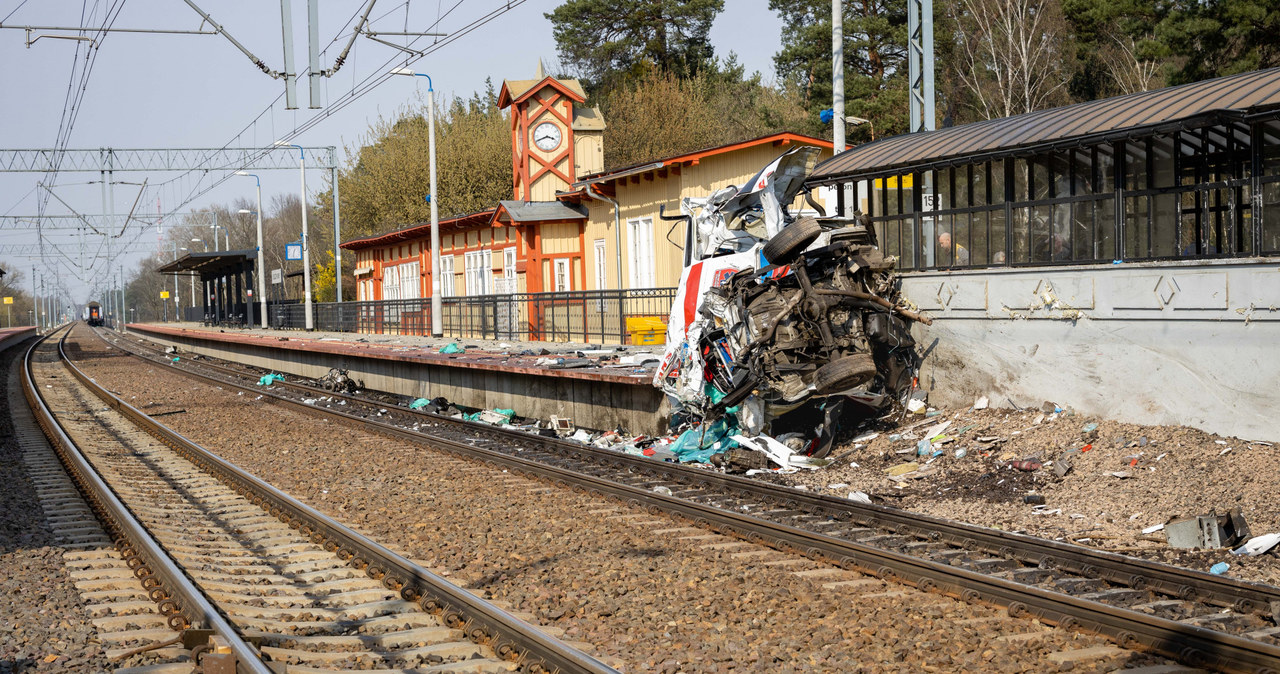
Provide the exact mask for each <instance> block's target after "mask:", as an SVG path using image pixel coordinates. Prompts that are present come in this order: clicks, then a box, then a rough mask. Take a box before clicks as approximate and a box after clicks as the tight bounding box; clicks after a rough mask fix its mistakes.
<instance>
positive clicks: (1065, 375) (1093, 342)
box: [903, 258, 1280, 440]
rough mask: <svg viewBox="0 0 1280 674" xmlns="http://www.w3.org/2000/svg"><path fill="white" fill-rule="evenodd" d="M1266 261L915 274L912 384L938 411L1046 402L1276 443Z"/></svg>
mask: <svg viewBox="0 0 1280 674" xmlns="http://www.w3.org/2000/svg"><path fill="white" fill-rule="evenodd" d="M1277 262H1278V261H1277V260H1276V259H1275V258H1271V259H1261V260H1247V261H1223V262H1211V263H1206V262H1173V263H1168V262H1165V263H1146V264H1143V263H1138V264H1131V263H1126V264H1121V265H1098V266H1088V267H1038V268H1033V269H1016V270H1008V269H1002V270H974V271H957V272H914V273H908V274H904V275H903V291H904V294H905V295H906V296H907V297H908V298H910V299H911V300H912V301H914V302H916V303H917V304H918V305H919V306H920V308H921V309H924V310H925V311H926V312H927V313H929V314H930V315H931V316H932V317H933V318H934V324H933V325H932V326H923V325H917V326H916V327H915V334H916V338H917V339H918V340H919V341H920V345H921V348H922V349H925V350H927V356H926V359H925V362H924V366H923V368H922V371H921V386H922V387H924V388H926V389H927V390H929V392H930V396H931V398H932V399H933V400H934V401H936V402H940V403H942V404H944V405H948V406H960V405H969V404H971V403H972V402H973V400H974V398H975V397H977V396H979V395H988V396H990V397H991V402H992V404H993V405H1007V404H1008V402H1007V401H1009V400H1012V401H1013V402H1015V403H1017V404H1018V405H1020V406H1028V405H1039V404H1040V403H1041V402H1043V401H1045V400H1052V401H1054V402H1056V403H1059V404H1065V405H1070V406H1072V407H1074V408H1075V409H1077V410H1080V411H1082V412H1085V413H1087V414H1092V415H1097V416H1101V417H1104V418H1109V419H1115V420H1118V421H1125V422H1133V423H1144V424H1184V425H1187V426H1192V427H1195V428H1200V429H1203V430H1206V431H1209V432H1213V433H1220V434H1224V435H1233V436H1240V437H1245V438H1250V439H1263V440H1275V439H1278V438H1280V415H1278V414H1277V413H1276V412H1277V410H1280V385H1277V383H1278V382H1280V264H1278V263H1277Z"/></svg>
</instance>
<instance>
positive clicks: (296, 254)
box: [284, 241, 302, 260]
mask: <svg viewBox="0 0 1280 674" xmlns="http://www.w3.org/2000/svg"><path fill="white" fill-rule="evenodd" d="M284 259H286V260H301V259H302V242H301V241H297V242H294V243H286V244H285V245H284Z"/></svg>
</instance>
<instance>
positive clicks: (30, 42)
mask: <svg viewBox="0 0 1280 674" xmlns="http://www.w3.org/2000/svg"><path fill="white" fill-rule="evenodd" d="M5 27H7V26H0V28H5ZM33 30H39V29H37V28H28V29H27V39H26V43H27V49H30V48H31V45H33V44H35V43H36V40H39V39H40V38H48V39H50V40H75V41H77V42H88V43H89V46H90V47H96V46H98V43H97V42H96V41H95V40H94V39H93V38H91V37H88V36H87V35H37V36H35V37H31V31H33Z"/></svg>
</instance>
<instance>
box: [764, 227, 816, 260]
mask: <svg viewBox="0 0 1280 674" xmlns="http://www.w3.org/2000/svg"><path fill="white" fill-rule="evenodd" d="M821 233H822V225H819V224H818V221H817V220H814V219H813V218H804V219H802V220H796V221H795V222H793V223H791V224H789V225H787V226H786V227H783V228H782V231H780V232H778V235H777V236H775V237H773V238H772V239H769V241H768V242H767V243H765V244H764V248H763V249H762V250H761V251H760V252H762V253H764V259H766V260H768V261H769V264H789V263H790V262H791V261H792V260H794V259H795V258H796V257H797V256H799V255H800V253H802V252H804V249H805V248H808V247H809V245H810V244H812V243H813V242H814V241H815V240H817V238H818V235H819V234H821Z"/></svg>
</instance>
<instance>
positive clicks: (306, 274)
mask: <svg viewBox="0 0 1280 674" xmlns="http://www.w3.org/2000/svg"><path fill="white" fill-rule="evenodd" d="M274 145H275V146H276V147H294V148H297V149H298V169H299V172H300V173H301V174H302V282H303V283H302V284H303V286H304V288H303V291H302V299H303V309H304V312H303V313H304V315H305V316H306V328H307V330H315V329H316V322H315V316H314V314H312V309H311V245H310V244H309V243H308V242H307V151H306V150H304V149H302V146H301V145H294V144H293V143H286V142H284V141H283V140H277V141H276V142H275V143H274ZM258 210H262V209H258ZM334 245H335V246H336V245H337V242H335V243H334ZM338 273H341V271H339V272H338Z"/></svg>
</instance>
